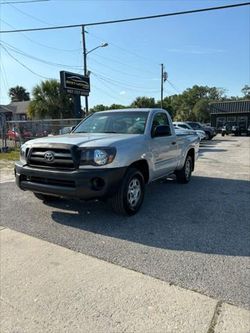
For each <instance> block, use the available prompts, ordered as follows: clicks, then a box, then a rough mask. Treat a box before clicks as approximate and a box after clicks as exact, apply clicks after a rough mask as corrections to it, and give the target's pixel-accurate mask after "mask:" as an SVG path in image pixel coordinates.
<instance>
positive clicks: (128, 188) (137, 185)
mask: <svg viewBox="0 0 250 333" xmlns="http://www.w3.org/2000/svg"><path fill="white" fill-rule="evenodd" d="M144 192H145V182H144V177H143V175H142V173H141V172H140V171H139V170H138V169H136V168H129V169H128V171H127V173H126V175H125V177H124V179H123V181H122V184H121V186H120V187H119V189H118V191H117V193H116V194H115V195H114V196H113V197H112V198H111V199H110V201H111V206H112V208H113V210H114V211H115V212H116V213H118V214H123V215H129V216H131V215H134V214H136V213H137V212H138V211H139V209H140V207H141V205H142V203H143V199H144Z"/></svg>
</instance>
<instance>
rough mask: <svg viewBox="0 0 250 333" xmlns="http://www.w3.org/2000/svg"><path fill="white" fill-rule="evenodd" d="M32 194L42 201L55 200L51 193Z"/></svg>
mask: <svg viewBox="0 0 250 333" xmlns="http://www.w3.org/2000/svg"><path fill="white" fill-rule="evenodd" d="M34 196H35V197H36V198H37V199H39V200H42V201H52V200H55V197H53V196H52V195H47V194H42V193H34Z"/></svg>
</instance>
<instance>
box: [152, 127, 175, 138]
mask: <svg viewBox="0 0 250 333" xmlns="http://www.w3.org/2000/svg"><path fill="white" fill-rule="evenodd" d="M168 135H171V130H170V127H169V126H168V125H159V126H157V127H156V128H155V130H154V132H153V135H152V136H153V137H154V138H155V137H159V136H168Z"/></svg>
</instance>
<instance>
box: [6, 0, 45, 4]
mask: <svg viewBox="0 0 250 333" xmlns="http://www.w3.org/2000/svg"><path fill="white" fill-rule="evenodd" d="M48 1H50V0H27V1H4V2H0V5H9V4H13V3H31V2H48Z"/></svg>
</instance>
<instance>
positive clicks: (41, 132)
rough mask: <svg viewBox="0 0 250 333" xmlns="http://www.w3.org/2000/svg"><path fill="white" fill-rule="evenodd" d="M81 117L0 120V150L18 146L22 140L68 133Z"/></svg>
mask: <svg viewBox="0 0 250 333" xmlns="http://www.w3.org/2000/svg"><path fill="white" fill-rule="evenodd" d="M81 120H82V119H75V118H74V119H52V120H20V121H14V120H13V121H4V119H2V121H1V122H0V135H1V144H0V145H1V150H2V151H5V150H8V149H9V148H19V147H20V145H22V144H23V143H24V142H26V141H28V140H31V139H36V138H40V137H45V136H53V135H58V134H66V133H69V132H70V131H71V129H72V127H73V126H76V125H77V124H78V123H79V122H80V121H81Z"/></svg>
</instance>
